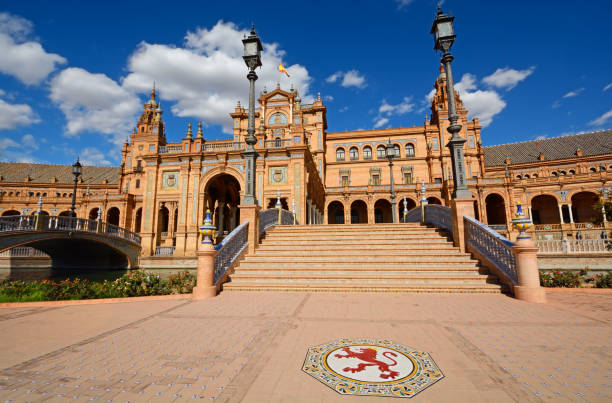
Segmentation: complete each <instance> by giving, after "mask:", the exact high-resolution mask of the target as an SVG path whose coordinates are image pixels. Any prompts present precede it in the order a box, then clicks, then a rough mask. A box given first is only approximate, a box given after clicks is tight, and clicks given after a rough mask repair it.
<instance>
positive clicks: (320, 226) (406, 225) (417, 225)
mask: <svg viewBox="0 0 612 403" xmlns="http://www.w3.org/2000/svg"><path fill="white" fill-rule="evenodd" d="M364 228H429V227H427V226H424V225H421V224H420V223H416V222H409V223H397V224H392V223H386V224H384V223H381V224H315V225H304V224H302V225H275V226H274V230H275V231H277V230H278V231H286V230H288V229H320V230H329V231H332V230H337V229H340V230H342V229H361V230H363V229H364Z"/></svg>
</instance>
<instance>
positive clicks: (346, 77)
mask: <svg viewBox="0 0 612 403" xmlns="http://www.w3.org/2000/svg"><path fill="white" fill-rule="evenodd" d="M339 79H342V82H341V83H340V85H341V86H343V87H345V88H348V87H357V88H365V87H366V86H367V84H366V82H365V77H364V76H363V74H361V73H360V72H359V71H358V70H355V69H353V70H349V71H336V72H335V73H334V74H332V75H331V76H329V77H327V78H326V79H325V81H327V82H328V83H335V82H336V81H338V80H339Z"/></svg>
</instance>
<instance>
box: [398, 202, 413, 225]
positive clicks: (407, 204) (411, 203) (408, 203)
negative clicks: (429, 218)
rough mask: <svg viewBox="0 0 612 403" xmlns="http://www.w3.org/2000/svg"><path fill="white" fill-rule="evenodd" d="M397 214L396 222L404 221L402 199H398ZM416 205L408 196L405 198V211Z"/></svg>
mask: <svg viewBox="0 0 612 403" xmlns="http://www.w3.org/2000/svg"><path fill="white" fill-rule="evenodd" d="M397 205H398V207H399V208H398V214H399V220H398V222H404V199H399V201H398V203H397ZM415 207H416V202H415V201H414V200H412V199H410V198H408V197H407V198H406V211H410V210H412V209H413V208H415Z"/></svg>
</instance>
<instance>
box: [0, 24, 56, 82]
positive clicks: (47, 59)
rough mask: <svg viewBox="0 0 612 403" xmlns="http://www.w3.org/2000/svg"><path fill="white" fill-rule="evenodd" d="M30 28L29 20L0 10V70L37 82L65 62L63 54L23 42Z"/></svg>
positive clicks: (23, 79)
mask: <svg viewBox="0 0 612 403" xmlns="http://www.w3.org/2000/svg"><path fill="white" fill-rule="evenodd" d="M31 31H32V23H31V22H30V21H28V20H26V19H23V18H21V17H16V16H13V15H11V14H8V13H0V54H2V57H1V58H0V72H2V73H5V74H9V75H12V76H14V77H16V78H17V79H19V80H20V81H22V82H23V83H25V84H28V85H31V84H36V83H39V82H40V81H42V80H44V79H45V78H46V77H47V76H48V75H49V74H50V73H51V72H52V71H53V70H55V68H56V65H58V64H63V63H66V59H65V58H63V57H62V56H60V55H57V54H55V53H47V52H46V51H45V50H44V49H43V47H42V46H41V44H40V43H38V42H36V41H32V40H30V41H26V38H27V37H28V35H29V34H30V33H31Z"/></svg>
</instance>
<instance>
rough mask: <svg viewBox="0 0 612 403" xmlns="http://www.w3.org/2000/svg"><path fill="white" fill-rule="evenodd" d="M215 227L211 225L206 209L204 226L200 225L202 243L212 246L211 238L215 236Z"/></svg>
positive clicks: (208, 212) (208, 210)
mask: <svg viewBox="0 0 612 403" xmlns="http://www.w3.org/2000/svg"><path fill="white" fill-rule="evenodd" d="M215 230H216V227H215V226H214V225H213V223H212V219H211V218H210V209H206V217H204V224H203V225H200V234H202V243H204V244H212V239H211V237H213V236H215V232H216V231H215Z"/></svg>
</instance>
